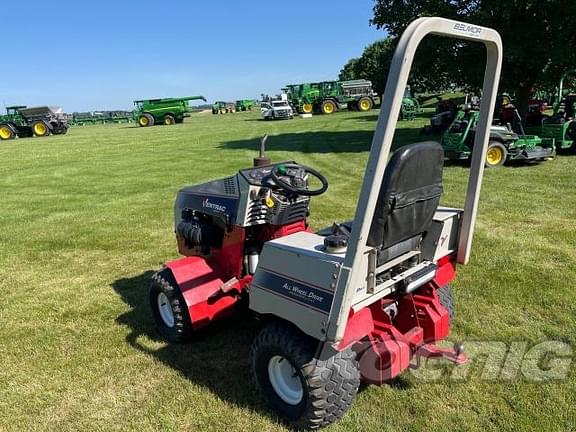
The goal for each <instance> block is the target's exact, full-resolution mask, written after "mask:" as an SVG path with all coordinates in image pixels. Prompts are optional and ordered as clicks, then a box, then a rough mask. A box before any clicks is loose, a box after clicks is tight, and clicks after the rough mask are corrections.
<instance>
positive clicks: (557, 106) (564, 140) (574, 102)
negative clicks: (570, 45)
mask: <svg viewBox="0 0 576 432" xmlns="http://www.w3.org/2000/svg"><path fill="white" fill-rule="evenodd" d="M568 78H576V69H573V70H569V71H567V72H565V73H564V74H563V75H562V77H561V78H560V83H559V85H558V92H557V94H556V98H555V100H554V103H553V105H552V106H553V110H554V111H553V114H552V116H546V115H542V116H541V120H540V121H541V125H539V126H535V127H532V128H530V131H531V132H534V133H537V134H539V135H540V136H541V137H543V138H548V139H554V140H555V142H556V149H557V150H569V151H571V152H574V151H576V120H575V116H576V89H575V88H574V85H572V86H571V88H568V89H566V88H565V83H566V81H567V79H568Z"/></svg>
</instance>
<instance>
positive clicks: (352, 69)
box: [339, 38, 394, 94]
mask: <svg viewBox="0 0 576 432" xmlns="http://www.w3.org/2000/svg"><path fill="white" fill-rule="evenodd" d="M393 54H394V41H393V40H392V39H390V38H387V39H383V40H380V41H376V42H374V43H373V44H371V45H369V46H367V47H366V49H364V52H363V53H362V55H361V56H360V58H353V59H351V60H349V61H348V63H346V64H345V65H344V67H343V68H342V70H341V71H340V75H339V79H341V80H351V79H367V80H370V81H372V86H373V88H374V91H376V92H377V93H378V94H382V93H384V87H386V77H387V76H388V68H389V67H390V62H391V60H392V55H393Z"/></svg>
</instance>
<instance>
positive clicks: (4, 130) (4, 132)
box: [0, 125, 16, 141]
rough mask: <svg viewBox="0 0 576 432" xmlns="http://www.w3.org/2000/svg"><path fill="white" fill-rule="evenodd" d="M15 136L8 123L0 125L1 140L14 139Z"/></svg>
mask: <svg viewBox="0 0 576 432" xmlns="http://www.w3.org/2000/svg"><path fill="white" fill-rule="evenodd" d="M15 136H16V135H15V134H14V131H13V130H12V128H11V127H10V126H8V125H2V126H0V139H1V140H2V141H5V140H10V139H14V138H15Z"/></svg>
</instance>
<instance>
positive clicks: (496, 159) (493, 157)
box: [486, 147, 504, 165]
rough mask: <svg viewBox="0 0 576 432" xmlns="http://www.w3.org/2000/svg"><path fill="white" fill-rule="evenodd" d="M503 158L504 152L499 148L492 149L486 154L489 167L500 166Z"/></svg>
mask: <svg viewBox="0 0 576 432" xmlns="http://www.w3.org/2000/svg"><path fill="white" fill-rule="evenodd" d="M503 157H504V155H503V154H502V150H501V149H500V148H498V147H492V148H490V149H488V152H487V153H486V161H487V162H488V164H489V165H498V164H499V163H500V162H502V158H503Z"/></svg>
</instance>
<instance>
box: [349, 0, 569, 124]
mask: <svg viewBox="0 0 576 432" xmlns="http://www.w3.org/2000/svg"><path fill="white" fill-rule="evenodd" d="M373 12H374V16H373V18H372V19H371V21H370V24H371V25H373V26H375V27H376V28H378V29H383V30H385V31H386V32H387V34H388V37H387V38H385V39H383V40H380V41H377V42H374V43H373V44H371V45H369V46H368V47H366V49H365V50H364V52H363V53H362V55H361V56H360V57H359V58H353V59H350V60H349V61H348V63H346V64H345V65H344V67H343V68H342V70H341V71H340V76H339V78H340V79H342V80H347V79H359V78H364V79H369V80H371V81H372V83H373V86H374V89H375V91H376V92H378V93H380V94H382V93H383V92H384V88H385V86H386V78H387V76H388V69H389V67H390V62H391V60H392V55H393V53H394V49H395V48H396V42H397V40H398V38H399V37H400V36H401V35H402V32H403V31H404V29H405V28H406V27H407V26H408V24H410V23H411V22H412V21H413V20H415V19H416V18H419V17H422V16H440V17H443V18H450V19H454V20H457V21H464V22H469V23H472V24H477V25H481V26H484V27H491V28H494V29H495V30H497V31H498V32H499V33H500V35H501V36H502V41H503V46H504V58H503V64H502V76H501V80H500V91H507V92H510V93H513V94H515V95H516V102H517V106H518V109H519V111H520V113H521V114H525V113H526V112H527V108H528V100H529V96H530V92H531V91H532V90H533V89H542V90H548V91H549V90H551V89H553V88H554V87H555V86H556V85H557V84H558V81H559V79H560V76H561V75H562V73H563V72H565V71H566V70H569V69H573V68H576V50H574V49H573V47H574V46H575V43H576V1H573V0H570V1H566V0H511V1H502V0H375V5H374V9H373ZM484 58H485V49H484V47H483V45H482V44H478V43H469V42H464V41H456V40H454V39H447V38H442V37H439V36H430V37H428V38H426V39H425V40H424V41H423V42H422V44H421V46H420V48H419V49H418V51H417V53H416V58H415V61H414V65H413V69H412V72H411V76H410V79H409V84H410V86H411V88H412V89H413V90H415V91H417V92H425V91H438V90H444V89H448V88H449V87H450V86H454V85H455V86H458V87H460V88H464V89H467V90H472V91H474V90H478V89H479V88H480V87H481V84H482V79H483V76H484V63H483V59H484Z"/></svg>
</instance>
